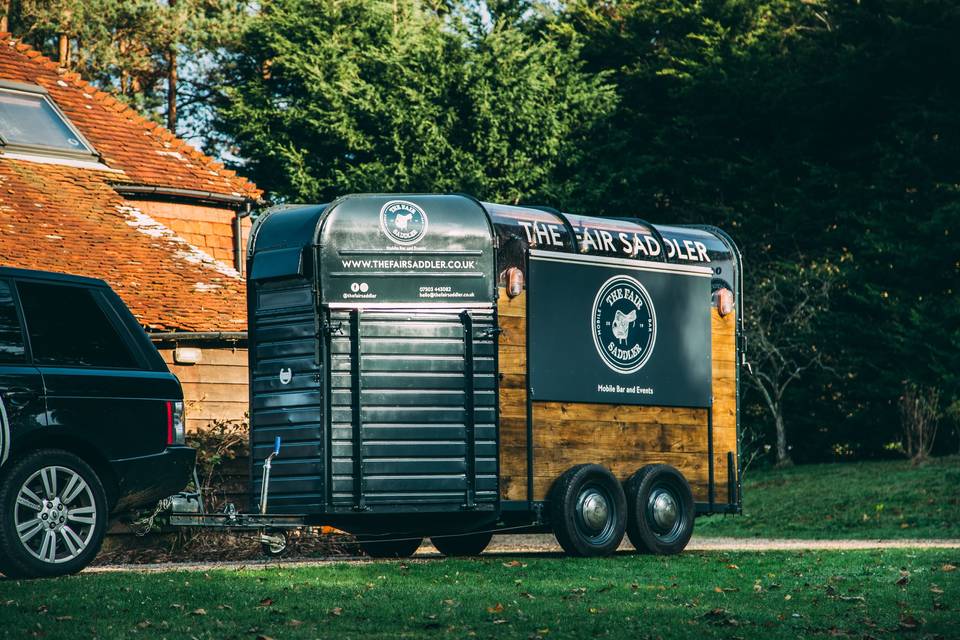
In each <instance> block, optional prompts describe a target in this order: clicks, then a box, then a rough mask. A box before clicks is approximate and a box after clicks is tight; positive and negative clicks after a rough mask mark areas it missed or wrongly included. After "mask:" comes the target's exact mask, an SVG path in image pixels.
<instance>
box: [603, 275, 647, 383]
mask: <svg viewBox="0 0 960 640" xmlns="http://www.w3.org/2000/svg"><path fill="white" fill-rule="evenodd" d="M590 322H591V324H592V327H591V329H592V334H593V344H594V346H595V347H596V348H597V353H598V354H600V357H601V358H602V359H603V362H604V364H606V365H607V367H609V368H610V369H612V370H613V371H616V372H617V373H633V372H635V371H638V370H640V369H641V368H642V367H643V365H645V364H647V360H649V359H650V355H651V354H652V353H653V347H654V344H655V343H656V340H657V313H656V310H654V308H653V301H652V300H651V299H650V294H649V293H648V292H647V290H646V288H645V287H644V286H643V285H642V284H640V283H639V282H638V281H637V280H635V279H634V278H631V277H630V276H626V275H618V276H613V277H612V278H610V279H609V280H607V281H606V282H604V283H603V285H602V286H601V287H600V289H599V290H598V291H597V295H596V297H595V298H594V299H593V312H592V313H591V315H590Z"/></svg>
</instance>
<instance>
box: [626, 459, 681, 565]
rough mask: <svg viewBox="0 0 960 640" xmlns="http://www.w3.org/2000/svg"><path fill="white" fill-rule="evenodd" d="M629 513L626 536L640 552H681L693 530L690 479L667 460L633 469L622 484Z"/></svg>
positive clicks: (658, 553) (657, 553) (663, 553)
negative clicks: (624, 483) (666, 461)
mask: <svg viewBox="0 0 960 640" xmlns="http://www.w3.org/2000/svg"><path fill="white" fill-rule="evenodd" d="M625 490H626V494H627V504H628V508H629V514H628V516H627V537H629V538H630V542H631V543H633V546H634V548H636V550H637V551H639V552H640V553H651V554H656V555H673V554H676V553H680V552H681V551H683V549H684V548H685V547H686V546H687V543H688V542H690V536H691V535H692V534H693V520H694V504H693V492H692V491H690V483H688V482H687V479H686V478H684V477H683V474H682V473H680V472H679V471H677V470H676V469H674V468H673V467H671V466H670V465H666V464H652V465H649V466H646V467H643V468H642V469H640V470H639V471H637V472H636V473H634V474H633V475H632V476H631V477H630V479H629V480H627V483H626V486H625Z"/></svg>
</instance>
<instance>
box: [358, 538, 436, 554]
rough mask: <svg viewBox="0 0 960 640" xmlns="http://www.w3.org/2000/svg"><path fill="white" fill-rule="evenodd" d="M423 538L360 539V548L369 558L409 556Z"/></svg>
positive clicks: (418, 546)
mask: <svg viewBox="0 0 960 640" xmlns="http://www.w3.org/2000/svg"><path fill="white" fill-rule="evenodd" d="M422 543H423V538H406V537H405V538H402V539H399V540H376V539H372V540H370V539H368V540H360V541H359V544H360V548H361V549H362V550H363V552H364V553H366V554H367V555H368V556H370V557H371V558H409V557H410V556H412V555H413V554H414V553H415V552H416V551H417V549H419V548H420V545H421V544H422Z"/></svg>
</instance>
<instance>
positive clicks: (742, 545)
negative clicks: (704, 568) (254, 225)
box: [85, 534, 960, 573]
mask: <svg viewBox="0 0 960 640" xmlns="http://www.w3.org/2000/svg"><path fill="white" fill-rule="evenodd" d="M854 549H960V540H786V539H771V538H702V537H697V536H694V537H693V539H692V540H691V541H690V544H689V545H688V546H687V550H688V551H803V550H854ZM632 550H633V547H631V546H630V543H629V542H627V541H626V540H624V543H623V544H622V545H621V546H620V552H629V551H632ZM560 553H561V549H560V545H558V544H557V541H556V539H555V538H554V537H553V536H552V535H550V534H526V535H510V534H504V535H498V536H494V538H493V541H492V542H491V543H490V546H489V547H487V551H486V552H485V553H484V555H490V556H498V555H500V556H514V555H518V554H520V555H527V554H531V555H544V556H549V555H554V554H557V555H559V554H560ZM439 557H441V556H440V555H439V554H438V553H437V550H436V549H435V548H434V547H433V545H431V544H430V543H429V542H425V543H424V544H423V545H422V546H421V547H420V550H419V551H417V554H416V555H415V556H414V561H416V560H420V561H429V560H430V559H432V558H439ZM344 561H350V562H383V561H382V560H371V559H370V558H352V557H334V558H324V559H290V560H281V561H279V562H278V561H276V560H262V561H249V560H247V561H229V562H216V563H211V562H199V563H198V562H185V563H177V562H164V563H158V564H118V565H103V566H97V567H90V568H88V569H86V570H85V573H87V572H89V573H101V572H112V571H138V572H157V571H209V570H212V569H257V568H268V567H276V566H278V565H282V566H290V567H293V566H316V565H324V564H332V563H336V562H344Z"/></svg>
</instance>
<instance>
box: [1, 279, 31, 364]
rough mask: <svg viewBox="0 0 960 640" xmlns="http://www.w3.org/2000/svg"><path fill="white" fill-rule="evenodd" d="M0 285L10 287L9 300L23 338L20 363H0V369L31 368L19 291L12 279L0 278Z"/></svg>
mask: <svg viewBox="0 0 960 640" xmlns="http://www.w3.org/2000/svg"><path fill="white" fill-rule="evenodd" d="M0 283H6V285H7V286H8V287H10V298H11V299H12V300H13V312H14V313H15V314H16V315H17V321H18V322H19V323H20V337H21V338H23V360H22V361H21V362H0V367H29V366H33V352H31V351H30V334H29V332H28V331H27V322H26V320H25V319H24V315H23V307H21V306H20V291H19V290H18V289H17V283H16V281H15V280H14V279H13V278H0Z"/></svg>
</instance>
